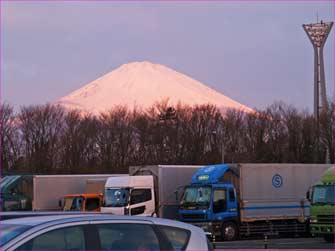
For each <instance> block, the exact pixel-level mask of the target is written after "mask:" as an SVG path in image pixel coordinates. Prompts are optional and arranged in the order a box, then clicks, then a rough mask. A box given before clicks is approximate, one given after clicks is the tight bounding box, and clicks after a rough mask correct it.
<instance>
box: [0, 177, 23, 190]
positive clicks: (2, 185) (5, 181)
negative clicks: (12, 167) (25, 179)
mask: <svg viewBox="0 0 335 251" xmlns="http://www.w3.org/2000/svg"><path fill="white" fill-rule="evenodd" d="M19 178H20V176H18V175H10V176H5V177H3V178H2V179H1V182H0V189H1V193H6V192H8V191H7V190H6V189H7V188H8V186H9V185H10V184H12V183H14V182H15V181H16V180H18V179H19Z"/></svg>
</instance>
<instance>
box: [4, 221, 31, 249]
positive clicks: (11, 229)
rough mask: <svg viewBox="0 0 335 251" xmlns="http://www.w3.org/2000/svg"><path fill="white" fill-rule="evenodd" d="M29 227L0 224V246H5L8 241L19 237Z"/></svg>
mask: <svg viewBox="0 0 335 251" xmlns="http://www.w3.org/2000/svg"><path fill="white" fill-rule="evenodd" d="M31 227H32V226H27V225H16V224H6V223H3V222H1V231H0V246H3V245H5V244H6V243H7V242H8V241H10V240H11V239H13V238H15V237H16V236H18V235H20V234H21V233H23V232H25V231H27V230H28V229H30V228H31Z"/></svg>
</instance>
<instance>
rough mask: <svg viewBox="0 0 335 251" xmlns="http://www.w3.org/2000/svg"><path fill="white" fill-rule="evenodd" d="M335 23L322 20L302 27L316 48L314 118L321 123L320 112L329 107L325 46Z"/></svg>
mask: <svg viewBox="0 0 335 251" xmlns="http://www.w3.org/2000/svg"><path fill="white" fill-rule="evenodd" d="M332 26H333V22H327V23H324V22H323V21H322V20H321V22H320V23H319V21H318V20H317V23H315V24H303V25H302V27H303V28H304V30H305V31H306V33H307V36H308V37H309V39H310V40H311V42H312V45H313V48H314V117H315V118H316V120H317V121H319V113H320V110H321V109H323V108H326V107H327V95H326V80H325V68H324V62H323V46H324V45H325V42H326V40H327V37H328V35H329V33H330V30H331V28H332Z"/></svg>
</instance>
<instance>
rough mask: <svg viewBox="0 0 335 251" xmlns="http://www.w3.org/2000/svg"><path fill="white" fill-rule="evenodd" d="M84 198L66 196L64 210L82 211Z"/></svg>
mask: <svg viewBox="0 0 335 251" xmlns="http://www.w3.org/2000/svg"><path fill="white" fill-rule="evenodd" d="M83 202H84V198H82V197H66V198H65V201H64V208H63V210H64V211H82V209H83Z"/></svg>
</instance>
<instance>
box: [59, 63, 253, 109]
mask: <svg viewBox="0 0 335 251" xmlns="http://www.w3.org/2000/svg"><path fill="white" fill-rule="evenodd" d="M162 100H168V101H169V104H170V105H175V104H177V103H182V104H187V105H191V106H192V105H197V104H198V105H199V104H213V105H216V106H217V107H218V108H219V109H223V110H224V109H227V108H235V109H238V110H244V111H246V112H252V111H253V110H252V109H250V108H248V107H246V106H244V105H242V104H240V103H238V102H236V101H234V100H232V99H230V98H228V97H226V96H225V95H223V94H221V93H219V92H217V91H215V90H213V89H211V88H209V87H207V86H206V85H204V84H202V83H200V82H198V81H196V80H194V79H192V78H190V77H188V76H186V75H184V74H181V73H179V72H177V71H175V70H173V69H171V68H168V67H166V66H164V65H161V64H155V63H152V62H149V61H142V62H130V63H127V64H123V65H121V66H120V67H118V68H117V69H115V70H113V71H111V72H110V73H107V74H105V75H104V76H102V77H100V78H98V79H96V80H94V81H92V82H91V83H89V84H87V85H85V86H83V87H82V88H80V89H78V90H76V91H74V92H72V93H70V94H69V95H67V96H65V97H63V98H61V99H59V100H58V101H57V102H56V103H58V104H61V105H63V106H65V107H66V108H70V109H73V108H74V109H79V110H82V111H85V112H91V113H94V114H98V113H100V112H105V111H107V110H109V109H111V108H112V107H114V106H117V105H123V106H127V107H128V108H130V109H133V108H141V109H146V108H148V107H150V106H152V105H154V104H155V103H156V102H160V101H162Z"/></svg>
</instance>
